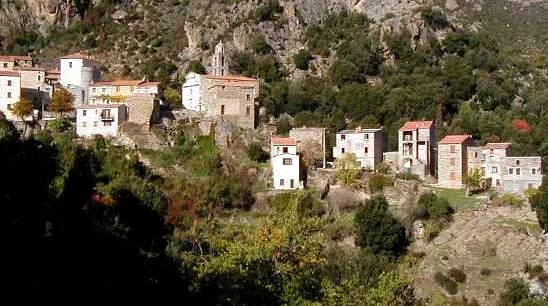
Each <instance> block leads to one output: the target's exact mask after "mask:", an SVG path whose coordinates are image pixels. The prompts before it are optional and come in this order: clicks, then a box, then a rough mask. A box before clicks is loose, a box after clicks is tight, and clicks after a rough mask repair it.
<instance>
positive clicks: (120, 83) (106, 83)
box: [92, 80, 160, 87]
mask: <svg viewBox="0 0 548 306" xmlns="http://www.w3.org/2000/svg"><path fill="white" fill-rule="evenodd" d="M159 84H160V82H148V81H143V80H115V81H100V82H95V83H93V84H92V86H97V87H99V86H138V87H147V86H158V85H159Z"/></svg>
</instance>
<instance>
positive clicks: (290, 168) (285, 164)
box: [270, 137, 304, 190]
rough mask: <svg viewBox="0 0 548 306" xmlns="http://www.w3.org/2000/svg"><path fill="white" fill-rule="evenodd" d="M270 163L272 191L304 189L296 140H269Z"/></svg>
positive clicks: (282, 138)
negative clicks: (272, 182)
mask: <svg viewBox="0 0 548 306" xmlns="http://www.w3.org/2000/svg"><path fill="white" fill-rule="evenodd" d="M270 162H271V165H272V179H273V181H274V189H276V190H289V189H301V188H303V187H304V182H303V180H302V178H303V176H302V175H301V170H302V169H301V164H300V163H301V160H300V156H299V153H298V151H297V140H296V139H294V138H290V137H272V138H271V139H270Z"/></svg>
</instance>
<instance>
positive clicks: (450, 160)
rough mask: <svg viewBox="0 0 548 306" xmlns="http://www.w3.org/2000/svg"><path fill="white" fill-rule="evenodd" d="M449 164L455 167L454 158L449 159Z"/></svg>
mask: <svg viewBox="0 0 548 306" xmlns="http://www.w3.org/2000/svg"><path fill="white" fill-rule="evenodd" d="M449 164H450V165H451V166H454V165H455V158H454V157H451V158H450V159H449Z"/></svg>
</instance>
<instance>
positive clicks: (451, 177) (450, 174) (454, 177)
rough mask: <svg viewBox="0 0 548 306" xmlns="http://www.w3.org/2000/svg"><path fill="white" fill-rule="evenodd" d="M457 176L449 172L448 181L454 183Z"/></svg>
mask: <svg viewBox="0 0 548 306" xmlns="http://www.w3.org/2000/svg"><path fill="white" fill-rule="evenodd" d="M456 177H457V175H456V173H455V172H449V179H450V180H452V181H454V180H455V179H456Z"/></svg>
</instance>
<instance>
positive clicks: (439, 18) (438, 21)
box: [421, 7, 449, 29]
mask: <svg viewBox="0 0 548 306" xmlns="http://www.w3.org/2000/svg"><path fill="white" fill-rule="evenodd" d="M421 17H422V20H424V22H425V23H426V24H427V25H429V26H430V27H431V28H433V29H443V28H445V27H448V26H449V22H448V21H447V17H445V15H444V14H443V12H441V11H439V10H434V9H432V8H431V7H429V8H425V9H423V10H422V12H421Z"/></svg>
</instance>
